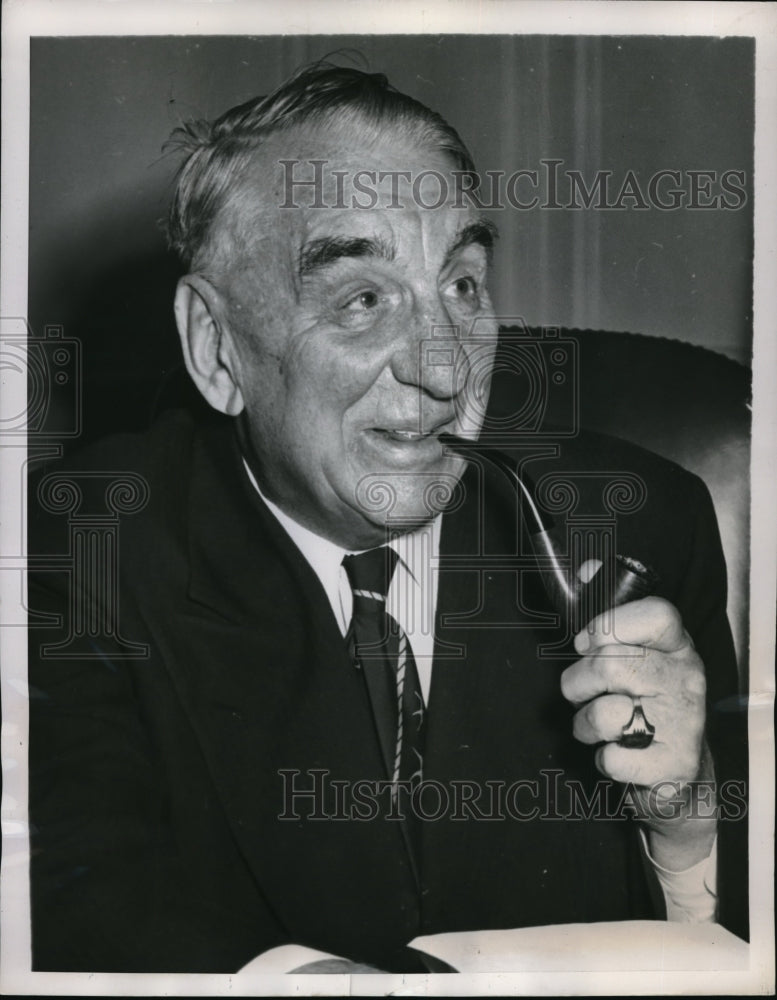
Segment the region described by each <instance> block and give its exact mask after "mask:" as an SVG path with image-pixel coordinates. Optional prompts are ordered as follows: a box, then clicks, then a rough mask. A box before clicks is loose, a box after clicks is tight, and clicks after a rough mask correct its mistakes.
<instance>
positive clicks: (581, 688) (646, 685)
mask: <svg viewBox="0 0 777 1000" xmlns="http://www.w3.org/2000/svg"><path fill="white" fill-rule="evenodd" d="M656 673H657V670H656V664H655V663H654V662H653V657H652V656H651V650H649V649H645V647H644V646H603V647H601V648H599V649H597V650H596V654H595V655H593V656H584V657H583V659H582V660H576V661H575V662H574V663H573V664H572V665H571V666H569V667H567V668H566V670H564V672H563V673H562V675H561V693H562V694H563V695H564V697H565V698H566V699H567V701H571V702H572V704H574V705H581V704H583V702H586V701H590V700H591V699H592V698H598V697H599V696H600V695H606V694H621V695H628V696H630V697H637V696H640V697H643V696H646V695H654V694H661V693H662V691H663V684H662V683H661V681H660V680H659V679H658V678H657V676H656Z"/></svg>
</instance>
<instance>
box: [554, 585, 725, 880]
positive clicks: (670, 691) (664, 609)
mask: <svg viewBox="0 0 777 1000" xmlns="http://www.w3.org/2000/svg"><path fill="white" fill-rule="evenodd" d="M575 649H576V650H577V652H578V653H581V654H582V657H583V658H582V659H580V660H578V661H577V662H575V663H573V664H572V666H570V667H568V668H567V669H566V670H565V671H564V673H563V674H562V676H561V690H562V693H563V695H564V697H565V698H566V699H567V700H568V701H570V702H572V704H574V705H576V706H580V707H579V710H578V711H577V713H576V714H575V717H574V730H573V731H574V735H575V737H576V738H577V739H578V740H580V741H581V742H583V743H591V744H593V743H602V744H603V746H600V747H599V748H598V749H597V751H596V765H597V767H598V768H599V770H600V771H601V772H602V773H603V774H604V775H606V776H607V777H609V778H612V779H614V780H615V781H622V782H631V783H633V784H634V786H636V788H637V790H638V796H639V799H640V801H639V803H638V805H639V807H640V809H641V813H642V815H643V816H644V822H645V823H646V825H647V827H648V829H649V830H650V850H651V854H652V855H653V857H654V859H655V860H656V861H657V862H658V864H659V865H661V866H662V867H664V868H668V869H669V870H671V871H682V870H684V869H685V868H688V867H690V866H691V865H693V864H695V863H696V862H697V861H701V860H702V859H703V858H705V857H706V856H707V855H708V854H709V851H710V849H711V846H712V842H713V839H714V836H715V826H716V824H715V820H714V818H704V819H702V818H699V816H698V815H696V816H692V815H690V809H689V806H690V796H689V789H688V782H692V781H697V780H707V779H710V780H711V779H712V777H713V775H712V769H711V762H710V760H709V754H708V753H707V752H706V748H705V744H704V720H705V697H704V696H705V690H706V685H705V678H704V664H703V663H702V661H701V658H700V657H699V655H698V654H697V653H696V650H695V649H694V646H693V642H692V640H691V637H690V636H689V635H688V633H687V632H686V631H685V629H684V628H683V623H682V620H681V618H680V614H679V612H678V611H677V609H676V608H675V607H674V606H673V605H672V604H670V603H669V602H668V601H665V600H663V599H661V598H658V597H646V598H643V599H642V600H640V601H633V602H632V603H630V604H624V605H622V606H621V607H619V608H615V609H613V610H612V611H609V612H607V613H605V614H603V615H599V616H598V617H597V618H594V619H593V620H592V621H591V622H589V624H588V626H587V627H586V629H585V630H584V631H582V632H580V633H578V635H577V636H576V637H575ZM636 697H639V698H640V699H641V701H642V707H643V709H644V712H645V716H646V717H647V718H648V720H649V721H650V722H651V724H652V725H653V726H655V730H656V732H655V738H654V740H653V742H652V743H651V744H650V746H648V747H646V748H644V749H628V748H626V747H622V746H620V745H619V744H618V740H619V738H620V736H621V731H622V730H623V727H624V726H625V725H626V724H627V723H628V722H629V719H630V718H631V714H632V711H633V709H634V701H633V699H634V698H636ZM712 805H714V803H713V802H707V803H705V815H706V816H707V817H709V815H710V813H711V812H712V811H713V810H712V808H711V806H712Z"/></svg>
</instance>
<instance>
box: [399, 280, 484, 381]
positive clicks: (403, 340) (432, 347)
mask: <svg viewBox="0 0 777 1000" xmlns="http://www.w3.org/2000/svg"><path fill="white" fill-rule="evenodd" d="M424 305H425V307H423V306H421V305H420V304H417V305H416V306H415V307H414V308H413V310H412V311H411V313H410V314H409V315H407V316H406V317H405V321H404V323H403V324H402V329H401V330H399V331H398V335H397V338H396V342H395V348H394V352H393V354H392V358H391V370H392V373H393V375H394V378H395V379H396V380H397V381H398V382H401V383H403V384H404V385H414V386H418V387H419V388H421V389H423V390H424V392H426V393H428V394H429V395H430V396H433V397H434V398H435V399H452V398H454V397H455V396H457V395H458V393H459V392H460V390H461V388H462V386H463V384H464V382H465V381H466V372H465V370H464V369H465V368H466V364H465V362H466V358H465V356H464V354H463V352H462V337H463V336H464V334H465V331H464V330H462V328H461V326H460V324H456V323H455V322H454V321H453V319H452V318H451V316H450V314H449V313H448V311H447V309H446V308H445V306H444V304H443V303H442V302H441V301H440V300H439V298H438V297H435V299H434V300H433V301H431V302H430V301H429V300H428V299H427V300H426V303H425V304H424Z"/></svg>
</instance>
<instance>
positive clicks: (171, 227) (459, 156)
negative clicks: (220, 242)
mask: <svg viewBox="0 0 777 1000" xmlns="http://www.w3.org/2000/svg"><path fill="white" fill-rule="evenodd" d="M336 123H337V124H340V125H343V126H346V128H348V129H352V131H353V134H354V135H355V136H358V138H359V141H360V142H362V143H364V145H366V146H369V145H371V144H374V143H377V142H378V141H379V140H380V138H381V137H382V136H383V135H384V133H385V131H386V130H387V129H390V128H392V127H394V128H402V129H404V130H405V132H406V133H407V134H408V136H409V137H411V138H412V139H413V140H414V141H415V142H417V143H418V144H419V145H420V146H421V148H423V147H424V146H426V147H427V148H428V149H429V150H430V151H432V150H435V151H441V152H444V153H447V154H448V155H449V156H450V157H451V159H452V160H453V163H454V165H455V168H456V169H458V170H462V171H467V172H472V173H474V170H475V166H474V163H473V161H472V157H471V156H470V154H469V152H468V150H467V148H466V146H465V145H464V143H463V142H462V140H461V139H460V137H459V135H458V133H457V132H456V131H455V129H453V128H451V126H450V125H448V123H447V122H446V121H445V120H444V119H443V118H442V116H441V115H439V114H437V113H436V112H435V111H430V110H429V108H427V107H425V106H424V105H423V104H421V103H420V102H419V101H416V100H414V98H412V97H408V96H407V95H406V94H402V93H400V92H399V91H398V90H395V89H394V87H392V86H391V84H389V82H388V80H387V79H386V77H385V76H384V75H383V74H382V73H365V72H362V71H361V70H358V69H353V68H350V67H342V66H336V65H334V64H332V63H330V62H328V61H325V60H322V61H320V62H316V63H313V64H312V65H310V66H305V67H303V68H302V69H300V70H298V71H297V72H296V73H294V75H293V76H292V77H290V78H289V79H288V80H287V81H286V82H285V83H283V84H282V85H281V86H280V87H278V89H277V90H275V91H274V92H273V93H272V94H270V95H269V96H266V97H255V98H253V99H252V100H250V101H246V103H245V104H240V105H238V106H237V107H234V108H231V109H230V110H229V111H226V112H225V113H224V114H223V115H221V116H220V117H219V118H216V119H215V121H213V122H207V121H188V122H185V123H184V124H183V125H181V126H179V127H178V128H176V129H175V131H174V132H173V133H172V135H171V136H170V139H169V140H168V142H167V143H166V144H165V149H166V150H168V149H172V150H174V151H176V152H178V153H180V154H181V155H182V156H183V157H184V159H183V161H182V163H181V166H180V168H179V171H178V175H177V181H176V187H175V193H174V196H173V201H172V205H171V207H170V213H169V216H168V222H167V236H168V241H169V244H170V246H171V248H172V249H173V250H175V251H176V252H177V253H178V255H179V257H180V258H181V260H182V262H183V264H184V266H185V267H186V268H187V269H189V270H191V269H195V268H197V267H199V266H202V264H203V257H204V256H205V255H207V253H208V249H209V243H210V237H211V235H212V227H213V223H214V221H215V219H216V217H217V215H218V213H219V211H220V210H221V208H222V207H223V206H224V204H225V202H226V200H227V198H228V196H229V194H230V192H231V190H232V188H233V186H234V185H235V182H236V180H237V179H238V178H239V176H240V175H241V173H242V171H243V170H244V168H245V167H246V165H247V164H248V162H249V161H250V159H251V157H252V155H253V154H254V152H255V151H256V150H257V149H258V148H259V147H260V146H261V144H262V142H263V141H264V140H265V139H266V138H267V137H268V136H270V135H274V134H276V133H279V132H284V131H287V130H289V129H291V128H296V127H297V126H304V125H316V126H322V125H323V126H327V125H334V124H336Z"/></svg>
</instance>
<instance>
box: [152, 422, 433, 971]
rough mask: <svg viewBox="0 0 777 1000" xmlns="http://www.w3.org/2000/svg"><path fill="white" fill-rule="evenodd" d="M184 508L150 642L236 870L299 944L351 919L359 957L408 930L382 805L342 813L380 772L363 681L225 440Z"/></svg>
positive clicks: (405, 872) (405, 884)
mask: <svg viewBox="0 0 777 1000" xmlns="http://www.w3.org/2000/svg"><path fill="white" fill-rule="evenodd" d="M188 519H189V564H190V579H189V586H188V593H187V596H186V599H185V600H184V601H183V602H182V603H181V605H180V607H179V608H178V609H177V613H176V618H177V621H176V627H175V628H173V629H169V628H160V629H159V635H158V636H157V639H158V642H159V644H160V646H163V647H167V648H165V653H166V655H165V660H166V662H167V663H169V664H170V666H171V671H172V672H173V674H174V681H175V683H176V685H177V687H178V690H179V693H180V696H181V698H182V700H183V702H184V704H185V705H186V706H187V709H188V711H189V714H190V718H191V720H192V723H193V725H194V727H195V729H196V731H197V734H198V736H199V740H200V744H201V747H202V752H203V755H204V758H205V762H206V765H207V767H208V769H209V771H210V773H211V775H212V777H213V781H214V785H215V787H216V788H217V789H218V792H219V795H220V797H221V800H222V803H223V806H224V809H225V811H226V814H227V816H228V818H229V821H230V824H231V828H232V830H233V833H234V836H235V838H236V840H237V841H238V843H239V845H240V846H241V849H242V851H243V854H244V857H245V859H246V861H247V863H248V865H249V867H250V869H251V871H252V872H253V873H254V876H255V877H256V879H257V882H258V883H259V885H260V886H261V889H262V891H263V892H264V893H265V895H266V896H267V898H268V901H269V902H270V904H271V905H272V906H273V907H274V908H275V909H276V912H277V913H278V917H279V919H280V920H281V922H282V923H284V924H286V925H287V926H293V927H294V928H295V929H297V933H300V932H301V933H303V934H304V933H305V929H306V928H307V929H308V932H309V935H310V937H309V940H310V941H311V943H318V944H319V945H320V946H324V947H325V946H326V945H327V944H328V940H323V939H322V937H321V934H322V928H327V929H328V933H329V934H331V937H332V940H333V941H335V940H338V935H339V939H340V940H342V939H343V938H344V937H345V939H347V937H348V935H351V937H352V938H353V934H354V928H355V927H356V928H358V931H357V933H356V936H355V938H353V939H354V940H355V942H356V945H357V947H359V946H361V948H362V949H363V951H364V953H365V954H374V953H375V950H376V948H377V947H385V946H386V944H387V942H388V944H389V946H390V945H391V942H392V941H393V940H394V938H397V940H398V943H402V942H403V941H405V940H408V939H409V938H410V937H412V936H414V934H415V933H416V932H417V920H418V917H417V899H416V893H415V885H414V881H413V877H412V872H411V868H410V865H409V859H408V857H407V854H406V852H405V850H404V842H403V838H402V835H401V831H400V828H399V824H398V823H397V822H396V821H391V820H387V819H385V818H384V817H383V815H382V813H383V812H384V809H383V807H382V806H381V809H380V812H379V815H378V816H376V817H375V818H374V819H373V820H372V821H370V822H364V821H359V820H355V821H354V820H352V819H350V818H348V817H349V816H350V811H349V810H350V799H349V798H348V796H349V795H350V793H351V791H352V790H353V788H354V786H355V785H356V783H358V782H374V781H378V780H384V778H385V770H384V764H383V760H382V756H381V752H380V747H379V744H378V740H377V736H376V733H375V729H374V725H373V721H372V716H371V710H370V705H369V699H368V697H367V693H366V690H365V687H364V683H363V679H362V677H361V674H360V673H359V671H357V670H355V669H354V668H353V666H352V664H351V662H350V659H349V657H348V655H347V651H346V647H345V643H344V642H343V639H342V636H341V634H340V631H339V629H338V627H337V624H336V622H335V619H334V616H333V614H332V611H331V607H330V605H329V602H328V600H327V598H326V595H325V593H324V591H323V588H322V587H321V584H320V582H319V580H318V578H317V577H316V576H315V574H314V573H313V571H312V569H311V568H310V566H309V565H308V563H307V561H306V560H305V559H304V557H303V556H302V555H301V553H300V552H299V551H298V549H297V548H296V546H295V545H294V543H293V542H292V541H291V539H289V538H288V536H287V535H286V533H285V532H284V531H283V529H282V528H281V527H280V525H279V524H278V523H277V521H276V519H275V518H274V517H273V516H272V514H271V513H270V512H269V511H268V510H267V509H266V507H265V505H264V504H263V503H262V501H261V499H260V498H259V496H258V495H257V494H256V491H255V490H254V489H253V487H252V486H251V484H250V482H249V480H248V478H247V476H245V475H244V474H243V469H242V468H241V459H240V454H239V451H238V449H237V446H236V444H235V441H234V438H233V437H232V436H231V435H230V436H229V438H228V439H227V440H224V435H223V433H222V434H221V435H220V436H219V437H216V436H215V435H214V437H213V438H211V439H210V440H205V441H204V442H203V443H202V444H201V445H200V446H199V447H198V448H197V449H196V451H195V454H194V458H193V472H192V489H191V493H190V502H189V510H188ZM336 782H341V785H340V786H337V785H336V784H335V783H336ZM314 790H315V794H308V793H311V792H313V791H314ZM311 900H314V904H313V905H311ZM376 900H383V901H384V902H385V905H384V906H382V907H381V906H378V907H376V906H375V901H376ZM396 914H400V915H401V914H403V915H404V917H402V916H400V917H399V918H397V917H396V916H395V915H396ZM387 921H389V926H387V925H386V922H387ZM326 933H327V931H325V932H324V934H325V935H326Z"/></svg>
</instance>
